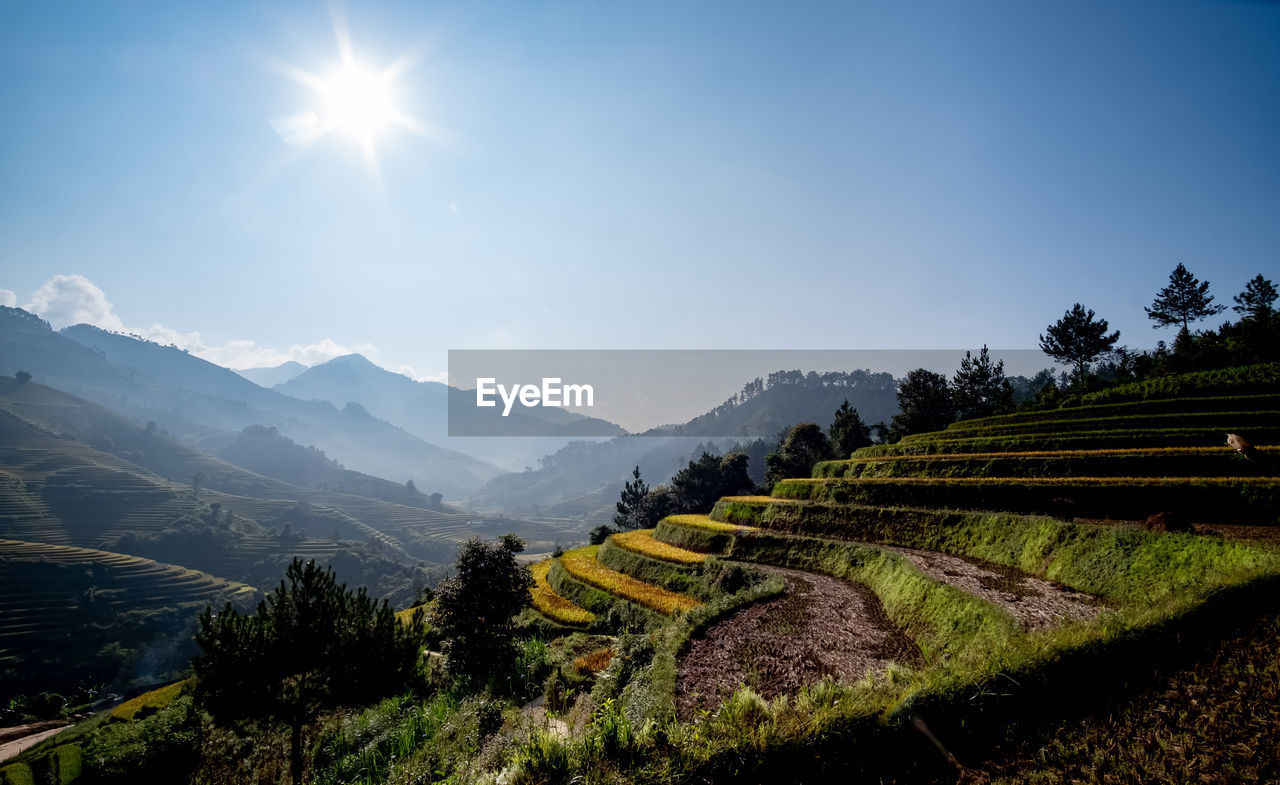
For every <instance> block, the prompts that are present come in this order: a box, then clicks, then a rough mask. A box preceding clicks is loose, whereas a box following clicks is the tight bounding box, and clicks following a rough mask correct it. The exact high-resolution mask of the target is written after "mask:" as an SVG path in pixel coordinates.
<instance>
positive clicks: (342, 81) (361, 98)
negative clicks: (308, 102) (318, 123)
mask: <svg viewBox="0 0 1280 785" xmlns="http://www.w3.org/2000/svg"><path fill="white" fill-rule="evenodd" d="M319 93H320V99H321V103H322V107H321V119H322V121H323V122H324V123H325V125H327V126H329V127H331V128H332V129H333V130H335V131H341V132H344V133H349V134H352V135H354V136H356V137H357V138H360V139H362V140H363V139H367V138H369V137H371V136H373V135H375V134H376V133H377V132H378V131H380V130H382V129H384V128H385V127H386V126H388V125H390V124H391V123H393V122H394V121H395V118H396V115H397V114H398V112H397V111H396V106H395V96H394V95H393V94H392V90H391V80H390V79H386V78H383V77H382V76H380V75H379V74H375V73H373V72H371V71H369V70H367V69H365V68H363V67H361V66H359V65H356V64H354V63H353V64H349V65H344V66H343V67H341V68H339V69H337V70H335V71H332V72H331V73H329V74H327V75H326V76H325V77H324V79H323V80H322V81H321V83H320V85H319Z"/></svg>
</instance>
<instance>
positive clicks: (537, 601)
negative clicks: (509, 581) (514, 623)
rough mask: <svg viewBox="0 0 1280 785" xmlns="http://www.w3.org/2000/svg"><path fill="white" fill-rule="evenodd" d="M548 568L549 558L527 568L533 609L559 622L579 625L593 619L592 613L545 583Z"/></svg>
mask: <svg viewBox="0 0 1280 785" xmlns="http://www.w3.org/2000/svg"><path fill="white" fill-rule="evenodd" d="M550 569H551V560H550V559H547V560H546V561H540V562H538V563H537V564H535V565H533V566H532V567H530V568H529V571H530V572H532V573H533V588H531V589H529V595H530V597H531V598H532V601H533V607H534V610H536V611H538V612H539V613H541V614H542V615H543V616H546V617H547V618H548V619H551V620H552V621H554V622H559V623H560V624H568V625H572V626H579V625H586V624H590V623H591V622H592V621H594V620H595V617H596V616H595V614H594V613H592V612H591V611H589V610H586V609H585V608H580V607H578V606H577V605H575V604H573V603H572V602H570V601H569V600H566V599H565V598H564V597H561V596H560V595H559V594H556V592H555V590H554V589H552V588H551V585H550V584H549V583H547V572H548V571H550Z"/></svg>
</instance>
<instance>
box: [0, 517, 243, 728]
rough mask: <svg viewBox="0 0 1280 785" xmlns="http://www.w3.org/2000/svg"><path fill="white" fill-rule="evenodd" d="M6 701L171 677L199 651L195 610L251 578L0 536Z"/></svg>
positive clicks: (223, 598) (0, 643)
mask: <svg viewBox="0 0 1280 785" xmlns="http://www.w3.org/2000/svg"><path fill="white" fill-rule="evenodd" d="M0 586H4V587H5V591H4V594H3V596H0V609H2V612H0V674H2V675H3V678H2V679H0V684H3V685H4V686H3V688H0V701H2V702H4V703H8V701H9V699H10V698H12V697H14V696H15V695H22V694H32V693H35V692H41V691H47V690H52V691H63V692H67V693H70V692H71V691H73V690H75V689H77V688H84V687H89V686H92V685H95V684H101V685H104V686H107V687H109V688H112V689H120V688H124V687H128V686H130V685H132V684H135V683H141V684H147V683H152V682H154V681H156V680H158V679H165V678H171V677H173V676H174V675H176V674H178V673H180V672H182V671H183V670H185V668H186V667H187V662H188V661H189V660H190V659H191V657H192V656H193V655H194V654H195V653H196V648H195V643H194V641H192V640H191V634H192V631H193V629H194V622H195V617H196V614H198V613H199V612H200V611H202V610H204V608H205V606H207V605H215V606H220V605H222V604H223V603H225V602H228V601H233V602H236V603H238V604H241V605H244V606H250V605H252V604H253V602H254V601H255V600H256V598H257V592H256V591H255V590H253V589H251V588H250V587H248V586H244V585H242V584H237V583H234V582H230V581H226V580H223V579H221V578H215V577H213V576H212V575H208V574H206V573H202V572H198V571H196V570H190V569H186V568H184V567H178V566H175V565H171V564H161V563H158V562H154V561H151V560H150V559H143V558H138V557H136V556H127V555H124V554H119V553H109V552H107V551H100V550H91V549H86V548H72V547H68V546H65V545H50V544H46V543H36V542H23V541H20V540H10V539H0Z"/></svg>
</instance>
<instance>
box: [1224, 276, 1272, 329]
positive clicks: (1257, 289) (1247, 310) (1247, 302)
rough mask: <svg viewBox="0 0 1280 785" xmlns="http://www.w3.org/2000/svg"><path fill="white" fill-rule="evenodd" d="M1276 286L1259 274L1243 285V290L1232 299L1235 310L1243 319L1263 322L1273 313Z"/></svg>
mask: <svg viewBox="0 0 1280 785" xmlns="http://www.w3.org/2000/svg"><path fill="white" fill-rule="evenodd" d="M1276 296H1277V293H1276V287H1275V284H1273V283H1271V281H1269V280H1267V279H1266V278H1263V277H1262V276H1261V275H1256V276H1254V278H1253V280H1251V281H1249V283H1248V284H1246V285H1245V287H1244V291H1243V292H1241V293H1240V294H1237V295H1236V296H1235V297H1234V298H1233V299H1234V300H1235V301H1236V305H1235V306H1234V309H1235V312H1236V313H1238V314H1240V315H1241V316H1242V317H1243V318H1245V319H1252V320H1254V321H1255V322H1258V323H1265V322H1266V321H1267V320H1269V319H1270V318H1271V315H1272V314H1274V313H1275V302H1276Z"/></svg>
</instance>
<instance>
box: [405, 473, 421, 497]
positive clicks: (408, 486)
mask: <svg viewBox="0 0 1280 785" xmlns="http://www.w3.org/2000/svg"><path fill="white" fill-rule="evenodd" d="M404 489H405V490H406V491H408V492H409V493H417V492H418V486H416V485H414V484H413V478H412V477H410V478H409V479H408V480H407V481H405V484H404Z"/></svg>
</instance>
